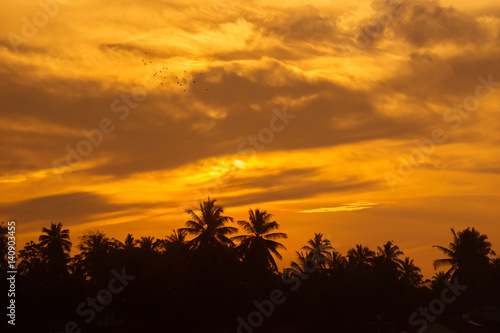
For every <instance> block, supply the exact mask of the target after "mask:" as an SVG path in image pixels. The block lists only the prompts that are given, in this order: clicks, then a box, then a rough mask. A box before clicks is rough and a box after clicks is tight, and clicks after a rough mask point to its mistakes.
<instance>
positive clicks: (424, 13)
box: [388, 0, 489, 47]
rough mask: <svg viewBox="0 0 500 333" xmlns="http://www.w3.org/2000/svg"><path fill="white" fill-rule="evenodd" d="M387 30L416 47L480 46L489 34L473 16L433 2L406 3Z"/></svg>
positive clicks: (424, 0)
mask: <svg viewBox="0 0 500 333" xmlns="http://www.w3.org/2000/svg"><path fill="white" fill-rule="evenodd" d="M388 27H389V29H390V30H391V32H392V33H393V34H394V35H395V36H397V37H400V38H403V39H404V40H406V41H407V42H409V43H410V44H412V45H414V46H417V47H426V46H432V45H435V44H437V43H446V42H448V43H455V44H468V43H479V42H481V41H484V40H485V39H487V37H488V35H489V33H488V31H486V30H485V29H484V28H482V27H481V25H480V24H479V23H478V22H477V21H476V19H475V18H474V17H473V16H470V15H467V14H466V13H464V12H462V11H459V10H457V9H455V8H453V7H444V6H442V5H440V4H439V2H438V1H434V0H416V1H405V2H404V3H403V6H402V10H401V12H400V13H398V14H397V15H394V18H393V19H392V21H391V22H390V24H389V25H388Z"/></svg>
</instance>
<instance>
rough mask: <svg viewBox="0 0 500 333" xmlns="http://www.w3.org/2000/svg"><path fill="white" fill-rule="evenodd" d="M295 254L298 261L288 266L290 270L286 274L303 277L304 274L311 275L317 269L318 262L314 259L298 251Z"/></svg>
mask: <svg viewBox="0 0 500 333" xmlns="http://www.w3.org/2000/svg"><path fill="white" fill-rule="evenodd" d="M295 253H296V254H297V259H298V260H297V262H295V261H292V262H291V264H290V266H292V269H291V270H288V271H287V272H286V274H288V275H303V274H306V273H313V272H314V271H315V270H316V269H317V268H318V261H317V260H316V258H315V257H313V256H311V255H308V254H307V253H303V252H299V251H296V252H295Z"/></svg>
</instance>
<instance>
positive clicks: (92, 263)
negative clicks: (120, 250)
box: [78, 230, 116, 280]
mask: <svg viewBox="0 0 500 333" xmlns="http://www.w3.org/2000/svg"><path fill="white" fill-rule="evenodd" d="M115 248H116V243H115V240H114V239H110V238H108V237H107V236H106V235H105V234H104V233H103V232H100V231H99V230H95V231H87V232H86V233H85V234H84V235H83V236H81V237H80V244H78V249H79V250H80V251H81V252H80V259H81V263H79V265H80V267H81V268H82V269H83V270H84V271H85V272H86V275H87V278H88V279H91V280H93V279H95V280H98V279H100V278H103V276H104V275H105V274H107V273H108V272H109V267H105V266H106V265H105V264H104V262H105V261H106V260H107V259H108V255H109V254H110V253H111V251H112V250H113V249H115Z"/></svg>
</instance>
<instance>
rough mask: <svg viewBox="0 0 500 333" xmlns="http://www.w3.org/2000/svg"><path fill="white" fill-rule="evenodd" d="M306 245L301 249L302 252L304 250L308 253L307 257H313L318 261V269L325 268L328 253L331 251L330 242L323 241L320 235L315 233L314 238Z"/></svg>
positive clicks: (327, 240)
mask: <svg viewBox="0 0 500 333" xmlns="http://www.w3.org/2000/svg"><path fill="white" fill-rule="evenodd" d="M307 244H308V245H306V246H304V247H302V250H306V251H308V255H312V256H314V257H315V258H316V259H317V260H318V264H319V266H320V267H325V264H326V263H325V262H326V260H327V257H328V251H330V250H333V246H332V243H331V242H330V240H329V239H323V234H322V233H315V234H314V238H311V239H310V240H308V241H307Z"/></svg>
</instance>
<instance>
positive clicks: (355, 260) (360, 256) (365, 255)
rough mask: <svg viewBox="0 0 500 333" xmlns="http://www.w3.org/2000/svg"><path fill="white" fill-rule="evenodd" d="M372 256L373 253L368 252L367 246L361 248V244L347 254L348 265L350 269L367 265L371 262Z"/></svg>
mask: <svg viewBox="0 0 500 333" xmlns="http://www.w3.org/2000/svg"><path fill="white" fill-rule="evenodd" d="M374 256H375V252H373V251H372V250H370V249H369V248H368V247H367V246H362V245H361V244H358V245H356V247H355V248H352V249H350V250H349V251H348V252H347V258H349V265H350V266H352V267H361V266H365V265H368V264H370V263H371V262H372V260H373V257H374Z"/></svg>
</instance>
